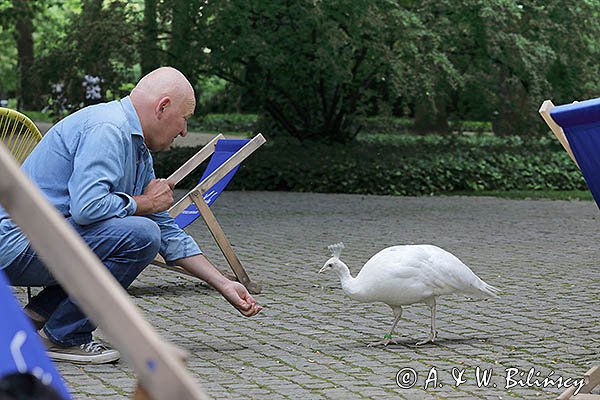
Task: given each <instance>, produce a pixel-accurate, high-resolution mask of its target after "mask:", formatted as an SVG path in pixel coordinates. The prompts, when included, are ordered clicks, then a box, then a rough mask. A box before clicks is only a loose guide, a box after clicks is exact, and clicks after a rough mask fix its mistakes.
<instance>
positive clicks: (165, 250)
mask: <svg viewBox="0 0 600 400" xmlns="http://www.w3.org/2000/svg"><path fill="white" fill-rule="evenodd" d="M148 161H149V166H148V171H147V172H148V173H147V175H146V177H145V181H144V188H146V186H148V184H149V183H150V181H151V180H152V179H156V174H155V173H154V162H153V160H152V157H150V158H149V159H148ZM147 217H148V218H150V219H152V220H153V221H154V222H156V224H157V225H158V227H159V228H160V233H161V235H160V236H161V240H160V249H159V250H158V252H159V253H160V255H161V256H163V258H164V259H165V261H166V262H167V264H169V265H173V264H174V261H175V260H179V259H181V258H187V257H191V256H195V255H197V254H202V250H200V247H199V246H198V244H197V243H196V241H195V240H194V239H193V238H192V237H191V236H190V235H188V234H187V233H185V231H184V230H183V229H181V228H180V227H179V225H177V224H176V223H175V220H174V219H173V217H171V216H170V215H169V213H168V212H167V211H163V212H158V213H153V214H149V215H148V216H147Z"/></svg>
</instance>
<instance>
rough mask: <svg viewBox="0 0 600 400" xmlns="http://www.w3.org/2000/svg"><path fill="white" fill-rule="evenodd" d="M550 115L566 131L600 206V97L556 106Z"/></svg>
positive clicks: (586, 179)
mask: <svg viewBox="0 0 600 400" xmlns="http://www.w3.org/2000/svg"><path fill="white" fill-rule="evenodd" d="M550 116H551V117H552V119H553V120H554V121H555V122H556V123H557V124H558V125H560V127H561V128H562V129H563V131H564V132H565V136H566V137H567V140H568V141H569V145H570V147H571V150H572V151H573V155H574V156H575V159H576V160H577V164H579V168H580V169H581V173H582V174H583V177H584V178H585V181H586V183H587V185H588V187H589V189H590V191H591V192H592V196H593V197H594V200H595V201H596V205H598V207H600V98H598V99H592V100H586V101H581V102H578V103H573V104H566V105H563V106H557V107H554V108H553V109H552V111H551V112H550Z"/></svg>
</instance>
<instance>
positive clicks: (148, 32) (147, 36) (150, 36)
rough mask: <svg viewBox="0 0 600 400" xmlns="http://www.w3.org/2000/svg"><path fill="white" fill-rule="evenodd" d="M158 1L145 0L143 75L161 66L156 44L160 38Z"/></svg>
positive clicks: (142, 51) (142, 49) (141, 50)
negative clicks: (157, 16)
mask: <svg viewBox="0 0 600 400" xmlns="http://www.w3.org/2000/svg"><path fill="white" fill-rule="evenodd" d="M156 3H157V1H156V0H144V25H143V35H142V42H141V44H140V55H141V66H142V75H146V74H147V73H149V72H151V71H153V70H155V69H156V68H158V66H160V62H159V61H158V49H157V46H156V41H157V39H158V31H157V24H156V15H157V12H156Z"/></svg>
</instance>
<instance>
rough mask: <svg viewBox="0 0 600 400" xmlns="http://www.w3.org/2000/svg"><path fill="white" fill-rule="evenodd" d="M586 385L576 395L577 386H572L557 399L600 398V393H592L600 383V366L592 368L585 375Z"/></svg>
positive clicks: (593, 399) (599, 399)
mask: <svg viewBox="0 0 600 400" xmlns="http://www.w3.org/2000/svg"><path fill="white" fill-rule="evenodd" d="M583 382H584V385H583V386H582V387H581V390H580V391H579V393H577V394H576V395H575V392H576V390H577V387H575V386H571V387H570V388H568V389H567V390H565V391H564V392H562V393H561V395H560V396H558V397H557V398H556V400H600V394H591V392H592V390H593V389H594V388H595V387H596V386H598V385H600V366H597V365H596V366H594V367H592V368H590V369H589V370H588V371H587V372H586V373H585V374H584V375H583Z"/></svg>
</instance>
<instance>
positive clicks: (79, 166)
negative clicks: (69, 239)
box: [68, 123, 137, 225]
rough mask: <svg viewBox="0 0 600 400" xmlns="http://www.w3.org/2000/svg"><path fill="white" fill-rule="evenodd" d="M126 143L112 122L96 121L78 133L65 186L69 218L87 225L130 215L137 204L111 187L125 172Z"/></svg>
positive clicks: (128, 196)
mask: <svg viewBox="0 0 600 400" xmlns="http://www.w3.org/2000/svg"><path fill="white" fill-rule="evenodd" d="M127 157H131V154H128V146H127V145H126V143H125V139H124V136H123V133H122V132H121V130H120V129H119V128H118V127H117V126H116V125H114V124H110V123H103V124H98V125H96V126H94V127H91V128H90V129H86V131H85V133H84V134H82V136H81V139H80V141H79V144H78V146H77V151H76V153H75V157H74V159H73V174H72V175H71V178H70V179H69V183H68V188H69V195H70V198H71V204H70V211H71V216H72V217H73V220H74V221H75V222H77V223H78V224H80V225H89V224H91V223H94V222H98V221H102V220H105V219H108V218H112V217H119V218H123V217H126V216H128V215H133V214H134V213H135V211H136V209H137V204H136V203H135V201H134V200H133V198H132V197H131V196H130V195H129V194H126V193H121V192H117V191H115V188H116V185H117V183H118V182H119V180H120V179H122V177H123V176H124V174H125V162H126V160H127Z"/></svg>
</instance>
